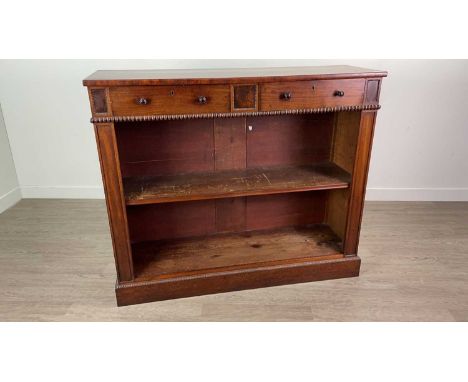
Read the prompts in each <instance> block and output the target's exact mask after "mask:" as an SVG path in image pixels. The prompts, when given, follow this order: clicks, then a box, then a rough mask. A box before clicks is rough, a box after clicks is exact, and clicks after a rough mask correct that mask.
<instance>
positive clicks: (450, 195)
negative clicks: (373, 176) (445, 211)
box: [366, 188, 468, 202]
mask: <svg viewBox="0 0 468 382" xmlns="http://www.w3.org/2000/svg"><path fill="white" fill-rule="evenodd" d="M366 200H372V201H416V202H466V201H468V188H368V189H367V191H366Z"/></svg>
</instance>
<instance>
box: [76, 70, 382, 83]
mask: <svg viewBox="0 0 468 382" xmlns="http://www.w3.org/2000/svg"><path fill="white" fill-rule="evenodd" d="M386 75H387V72H386V71H382V70H373V69H365V68H359V67H355V66H348V65H332V66H296V67H294V66H293V67H283V68H280V67H274V68H273V67H271V68H237V69H234V68H233V69H184V70H182V69H167V70H98V71H96V72H94V73H93V74H91V75H90V76H89V77H87V78H85V79H84V80H83V85H85V86H132V85H197V84H199V85H202V84H216V83H218V84H226V83H243V82H249V81H250V82H252V81H255V82H268V81H290V80H319V79H338V78H364V77H385V76H386Z"/></svg>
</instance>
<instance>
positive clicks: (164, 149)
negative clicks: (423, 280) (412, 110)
mask: <svg viewBox="0 0 468 382" xmlns="http://www.w3.org/2000/svg"><path fill="white" fill-rule="evenodd" d="M278 70H280V69H278ZM284 70H286V69H284ZM290 70H292V69H290ZM300 70H304V71H305V73H302V72H301V73H299V74H298V73H295V72H293V73H289V72H287V73H283V72H282V73H281V75H275V76H273V75H272V74H268V73H267V74H268V75H263V76H262V75H261V73H260V74H259V75H256V76H253V75H249V73H245V75H244V76H243V75H242V71H241V72H240V75H239V76H237V77H236V76H233V75H229V73H228V72H223V71H221V72H218V73H217V76H216V75H214V74H213V73H210V72H208V73H207V72H193V71H192V72H190V73H189V74H187V73H181V72H177V71H169V72H151V73H145V72H123V73H120V72H115V73H113V72H97V73H96V74H94V75H93V76H91V77H89V78H88V79H86V80H85V85H87V86H88V87H89V92H90V100H91V108H92V112H93V122H94V124H95V131H96V138H97V143H98V149H99V154H100V161H101V167H102V173H103V181H104V186H105V191H106V200H107V205H108V212H109V220H110V225H111V232H112V239H113V244H114V252H115V258H116V265H117V273H118V282H117V286H116V293H117V301H118V304H119V305H127V304H132V303H141V302H148V301H155V300H162V299H169V298H179V297H188V296H194V295H201V294H206V293H218V292H225V291H232V290H240V289H247V288H257V287H263V286H273V285H282V284H288V283H297V282H306V281H315V280H324V279H330V278H340V277H351V276H357V275H358V274H359V266H360V259H359V257H358V256H357V245H358V238H359V228H360V222H361V214H362V206H363V198H364V192H365V184H366V178H367V170H368V163H369V155H370V147H371V141H372V134H373V128H374V122H375V114H376V110H377V109H378V108H379V106H378V96H379V92H380V80H381V77H382V76H384V75H385V73H383V72H375V71H366V70H363V69H357V68H349V67H347V70H345V71H344V72H343V71H339V70H337V69H335V71H333V69H329V70H330V72H329V73H328V72H327V73H318V74H317V73H316V72H314V68H300ZM265 71H266V72H268V70H265ZM325 72H326V70H325ZM203 73H205V74H203ZM231 74H232V73H231Z"/></svg>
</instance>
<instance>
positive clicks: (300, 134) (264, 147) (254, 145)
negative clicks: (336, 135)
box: [247, 113, 333, 167]
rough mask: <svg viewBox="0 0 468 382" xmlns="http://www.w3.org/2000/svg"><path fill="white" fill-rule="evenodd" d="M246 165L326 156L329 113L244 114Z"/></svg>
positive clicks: (330, 123)
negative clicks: (246, 115) (245, 124)
mask: <svg viewBox="0 0 468 382" xmlns="http://www.w3.org/2000/svg"><path fill="white" fill-rule="evenodd" d="M247 126H248V132H247V167H262V166H282V165H285V166H288V165H306V164H314V163H318V162H325V161H327V160H329V158H330V147H331V138H332V134H333V114H331V113H328V114H315V115H286V116H273V117H272V116H268V117H249V118H247Z"/></svg>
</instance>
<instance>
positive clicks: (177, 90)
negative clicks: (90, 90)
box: [110, 85, 230, 116]
mask: <svg viewBox="0 0 468 382" xmlns="http://www.w3.org/2000/svg"><path fill="white" fill-rule="evenodd" d="M110 99H111V103H112V111H113V113H114V115H115V116H129V115H155V114H157V115H162V114H204V113H226V112H229V111H230V87H229V86H225V85H201V86H196V85H190V86H126V87H117V88H111V89H110Z"/></svg>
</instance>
